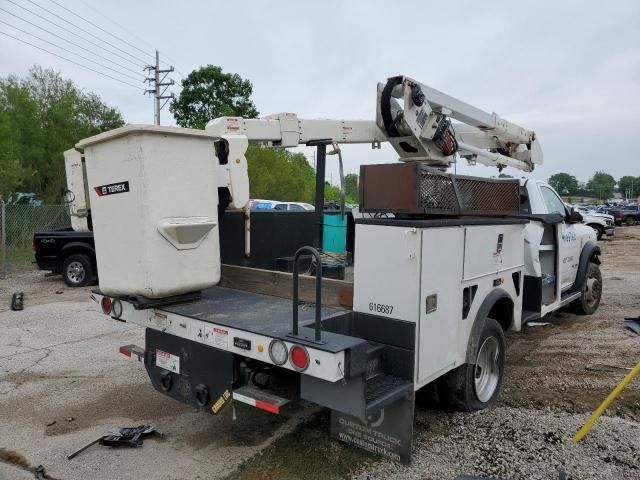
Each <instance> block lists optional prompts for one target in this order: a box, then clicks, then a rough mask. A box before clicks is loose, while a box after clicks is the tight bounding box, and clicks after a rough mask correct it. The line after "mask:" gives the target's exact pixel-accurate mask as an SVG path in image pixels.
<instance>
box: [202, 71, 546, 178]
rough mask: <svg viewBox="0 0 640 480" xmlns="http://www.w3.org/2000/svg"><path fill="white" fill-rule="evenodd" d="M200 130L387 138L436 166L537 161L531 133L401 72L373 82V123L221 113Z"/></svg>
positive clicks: (287, 142) (304, 140) (277, 138)
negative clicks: (462, 161)
mask: <svg viewBox="0 0 640 480" xmlns="http://www.w3.org/2000/svg"><path fill="white" fill-rule="evenodd" d="M450 119H453V120H456V123H455V124H452V123H451V121H450ZM206 130H207V133H208V134H210V135H212V136H215V137H218V138H224V139H229V138H231V139H233V138H238V137H244V138H246V140H247V141H248V142H261V143H265V144H267V145H269V146H279V147H295V146H298V145H301V144H308V143H313V142H314V141H320V140H330V141H331V142H333V143H371V144H372V146H374V147H376V146H379V144H380V143H381V142H384V141H388V142H389V143H391V145H392V146H393V148H394V149H395V150H396V152H397V153H398V155H399V156H400V158H399V159H400V160H401V161H421V162H425V163H428V164H430V165H432V166H437V167H448V166H450V165H451V164H452V163H454V162H455V161H456V155H455V154H456V153H457V154H459V155H460V156H461V157H462V158H466V159H467V160H469V161H472V162H475V161H477V162H480V163H483V164H485V165H490V166H495V167H498V168H502V167H505V166H509V167H513V168H517V169H520V170H524V171H527V172H530V171H532V170H533V167H534V165H535V164H541V163H542V150H541V148H540V145H539V143H538V140H537V138H536V135H535V133H534V132H533V131H531V130H527V129H525V128H523V127H520V126H518V125H516V124H514V123H511V122H508V121H506V120H504V119H503V118H501V117H499V116H498V115H497V114H495V113H487V112H485V111H483V110H480V109H479V108H476V107H474V106H472V105H469V104H467V103H465V102H462V101H461V100H458V99H456V98H454V97H451V96H449V95H446V94H444V93H442V92H440V91H438V90H435V89H433V88H431V87H429V86H427V85H424V84H421V83H419V82H416V81H415V80H412V79H410V78H408V77H404V76H398V77H392V78H390V79H389V80H388V81H387V83H386V84H379V85H378V97H377V109H376V122H372V121H367V120H305V119H300V118H298V116H297V115H296V114H295V113H279V114H276V115H270V116H268V117H265V118H262V119H245V118H241V117H221V118H217V119H215V120H213V121H212V122H211V123H209V125H208V126H207V128H206Z"/></svg>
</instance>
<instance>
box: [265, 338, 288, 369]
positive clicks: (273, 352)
mask: <svg viewBox="0 0 640 480" xmlns="http://www.w3.org/2000/svg"><path fill="white" fill-rule="evenodd" d="M288 353H289V352H287V346H286V345H285V344H284V342H282V341H280V340H272V341H271V343H270V344H269V357H270V358H271V361H272V362H273V363H275V364H276V365H282V364H283V363H284V362H286V361H287V355H288Z"/></svg>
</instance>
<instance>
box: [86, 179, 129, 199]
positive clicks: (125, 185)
mask: <svg viewBox="0 0 640 480" xmlns="http://www.w3.org/2000/svg"><path fill="white" fill-rule="evenodd" d="M93 189H94V190H95V191H96V193H97V194H98V196H99V197H104V196H105V195H113V194H114V193H124V192H128V191H129V182H128V181H126V182H118V183H110V184H109V185H101V186H99V187H93Z"/></svg>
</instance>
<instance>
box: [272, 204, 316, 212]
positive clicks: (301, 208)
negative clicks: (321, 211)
mask: <svg viewBox="0 0 640 480" xmlns="http://www.w3.org/2000/svg"><path fill="white" fill-rule="evenodd" d="M273 209H274V210H281V211H282V210H286V211H290V212H293V211H297V212H302V211H305V210H307V211H309V210H315V207H314V206H313V205H311V204H309V203H304V202H280V203H276V204H275V205H274V206H273Z"/></svg>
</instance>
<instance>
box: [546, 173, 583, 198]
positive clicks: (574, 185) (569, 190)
mask: <svg viewBox="0 0 640 480" xmlns="http://www.w3.org/2000/svg"><path fill="white" fill-rule="evenodd" d="M548 182H549V185H551V186H552V187H553V189H554V190H555V191H556V192H558V193H559V194H560V195H574V194H576V193H577V192H578V190H579V184H578V180H577V179H576V177H574V176H573V175H569V174H568V173H564V172H561V173H556V174H554V175H551V176H550V177H549V180H548Z"/></svg>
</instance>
